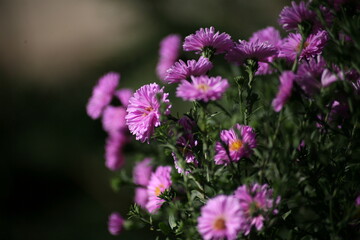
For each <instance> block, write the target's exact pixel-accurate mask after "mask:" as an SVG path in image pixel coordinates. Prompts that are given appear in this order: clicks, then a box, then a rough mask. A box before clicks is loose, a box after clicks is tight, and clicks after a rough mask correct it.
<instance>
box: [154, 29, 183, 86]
mask: <svg viewBox="0 0 360 240" xmlns="http://www.w3.org/2000/svg"><path fill="white" fill-rule="evenodd" d="M180 47H181V37H180V35H177V34H171V35H169V36H167V37H165V38H164V39H163V40H161V42H160V49H159V61H158V63H157V66H156V73H157V75H158V77H159V78H160V79H161V80H163V79H164V78H165V76H166V71H167V70H168V69H169V68H170V67H171V66H172V65H173V64H174V63H175V61H176V60H178V58H179V54H180Z"/></svg>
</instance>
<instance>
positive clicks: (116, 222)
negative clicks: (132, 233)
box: [108, 212, 124, 235]
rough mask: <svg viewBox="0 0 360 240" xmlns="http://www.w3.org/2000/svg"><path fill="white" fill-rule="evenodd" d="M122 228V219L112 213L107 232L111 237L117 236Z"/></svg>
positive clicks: (118, 214)
mask: <svg viewBox="0 0 360 240" xmlns="http://www.w3.org/2000/svg"><path fill="white" fill-rule="evenodd" d="M123 226H124V218H123V217H122V216H121V215H120V213H118V212H113V213H112V214H110V216H109V221H108V230H109V232H110V233H111V234H112V235H119V234H120V232H121V231H122V229H123Z"/></svg>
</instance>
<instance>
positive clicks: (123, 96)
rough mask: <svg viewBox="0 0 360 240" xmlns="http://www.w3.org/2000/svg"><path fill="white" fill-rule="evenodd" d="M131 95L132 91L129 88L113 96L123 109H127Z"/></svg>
mask: <svg viewBox="0 0 360 240" xmlns="http://www.w3.org/2000/svg"><path fill="white" fill-rule="evenodd" d="M133 93H134V91H133V90H132V89H130V88H122V89H120V90H117V91H116V92H115V96H116V97H117V98H118V99H119V100H120V102H121V104H122V106H123V107H127V106H128V104H129V99H130V98H131V96H132V95H133Z"/></svg>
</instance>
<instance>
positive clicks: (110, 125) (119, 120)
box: [102, 106, 126, 134]
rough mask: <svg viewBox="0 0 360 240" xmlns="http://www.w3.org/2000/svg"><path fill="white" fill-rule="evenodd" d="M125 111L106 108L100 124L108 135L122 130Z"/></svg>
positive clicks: (120, 108)
mask: <svg viewBox="0 0 360 240" xmlns="http://www.w3.org/2000/svg"><path fill="white" fill-rule="evenodd" d="M125 116H126V110H125V108H123V107H114V106H107V107H106V108H105V110H104V113H103V117H102V124H103V128H104V130H105V131H107V132H108V133H109V134H116V133H118V132H119V131H122V130H124V128H125V127H126V124H125Z"/></svg>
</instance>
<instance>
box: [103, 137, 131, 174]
mask: <svg viewBox="0 0 360 240" xmlns="http://www.w3.org/2000/svg"><path fill="white" fill-rule="evenodd" d="M126 142H127V139H126V137H125V136H124V135H123V134H113V135H110V136H109V137H108V138H107V140H106V145H105V166H106V167H107V168H108V169H110V170H111V171H116V170H118V169H119V168H121V167H122V166H123V165H124V163H125V159H124V154H123V152H122V150H123V146H124V145H125V143H126Z"/></svg>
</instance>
